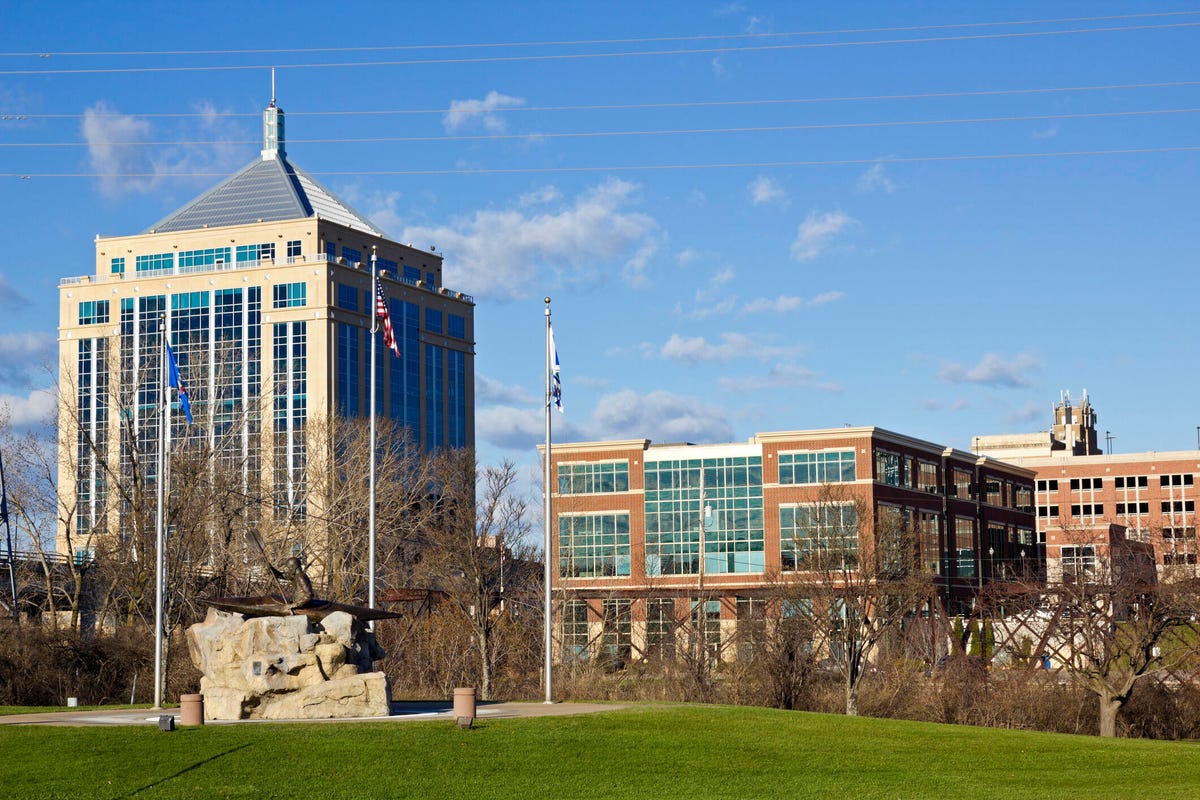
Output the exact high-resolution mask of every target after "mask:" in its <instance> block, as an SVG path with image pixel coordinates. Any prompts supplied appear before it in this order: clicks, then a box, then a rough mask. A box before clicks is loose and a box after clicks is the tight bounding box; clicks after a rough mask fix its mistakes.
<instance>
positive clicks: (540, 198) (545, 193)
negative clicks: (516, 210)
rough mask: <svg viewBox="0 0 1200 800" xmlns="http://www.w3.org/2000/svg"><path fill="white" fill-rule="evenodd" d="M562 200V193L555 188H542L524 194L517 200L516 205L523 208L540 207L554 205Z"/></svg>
mask: <svg viewBox="0 0 1200 800" xmlns="http://www.w3.org/2000/svg"><path fill="white" fill-rule="evenodd" d="M561 199H562V192H560V191H559V190H558V187H557V186H542V187H540V188H538V189H534V190H533V191H532V192H526V193H525V194H523V195H521V196H520V197H519V198H518V199H517V204H518V205H520V206H522V207H524V206H540V205H545V204H546V203H554V202H557V201H558V200H561Z"/></svg>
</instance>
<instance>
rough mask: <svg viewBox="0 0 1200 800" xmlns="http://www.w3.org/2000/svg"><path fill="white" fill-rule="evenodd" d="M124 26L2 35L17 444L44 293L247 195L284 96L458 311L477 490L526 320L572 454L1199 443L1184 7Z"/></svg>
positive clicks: (534, 393) (307, 133)
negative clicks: (1049, 437) (270, 103)
mask: <svg viewBox="0 0 1200 800" xmlns="http://www.w3.org/2000/svg"><path fill="white" fill-rule="evenodd" d="M138 5H143V4H125V5H123V6H122V8H123V9H128V10H122V11H121V12H119V14H115V15H114V14H112V13H107V12H106V11H104V10H103V8H104V6H103V5H102V4H91V3H87V4H85V3H74V4H72V3H61V4H58V5H57V6H56V7H57V8H59V9H60V10H59V12H58V13H57V14H56V16H55V18H54V19H53V20H52V21H51V20H49V19H48V18H47V17H45V15H44V11H42V10H40V9H39V8H38V7H37V6H36V4H18V3H9V4H7V6H6V7H4V8H3V9H0V51H3V55H2V56H0V145H3V146H0V183H2V185H3V191H0V211H2V214H0V219H3V225H4V227H5V229H6V234H7V236H6V239H7V241H8V242H9V246H8V247H6V248H5V249H4V255H3V257H2V258H0V402H4V403H6V404H7V405H8V406H9V409H10V413H11V414H12V415H13V418H14V419H15V420H16V421H17V422H22V421H27V420H29V419H31V418H32V417H34V416H36V415H37V414H38V413H40V412H42V411H44V410H45V408H46V407H47V402H48V401H47V400H46V399H45V397H46V396H45V394H44V393H40V392H39V390H41V389H44V388H45V387H46V386H47V385H49V383H50V379H49V378H48V377H47V376H46V374H45V372H44V371H42V370H41V367H42V366H43V365H44V364H46V363H48V362H52V361H53V360H54V347H55V323H56V316H57V288H56V287H57V283H58V279H59V278H60V277H62V276H66V275H81V274H87V273H89V272H91V270H92V264H93V258H94V255H93V254H94V247H93V237H94V236H95V234H97V233H101V234H105V235H121V234H130V233H136V232H138V231H141V230H143V229H144V228H146V227H147V226H149V225H151V224H152V223H153V222H154V221H156V220H157V219H160V218H161V217H163V216H164V215H166V214H167V213H169V212H170V211H172V210H174V209H175V208H177V207H178V206H180V205H181V204H183V203H184V202H186V201H187V200H189V199H191V198H192V197H194V196H195V195H197V194H199V193H200V192H201V191H203V190H204V189H206V188H208V187H209V186H211V185H212V184H214V183H215V182H216V181H217V180H219V178H220V177H222V176H224V175H227V174H229V173H231V172H233V171H234V170H236V169H237V168H239V167H241V166H243V165H244V164H246V163H248V162H249V161H251V160H252V159H254V158H255V157H256V155H257V152H258V149H259V139H260V135H261V134H260V122H259V115H260V113H261V110H262V108H263V106H264V105H265V104H266V102H267V100H268V99H269V93H270V75H269V70H268V68H269V67H270V66H272V65H274V66H277V67H278V77H277V85H278V89H277V96H278V100H279V104H280V105H281V106H282V107H283V108H284V109H285V110H286V112H287V114H288V130H287V133H288V152H289V156H290V157H291V159H292V160H293V161H294V162H295V163H296V164H298V165H300V166H301V167H303V168H304V169H305V170H307V171H309V172H310V173H313V174H314V175H316V176H317V177H318V179H319V180H321V181H322V182H323V183H325V184H326V185H327V186H329V187H330V188H331V189H333V190H334V191H335V192H337V193H338V194H340V195H341V196H342V197H344V198H345V199H347V200H348V201H350V202H351V204H353V205H354V206H356V207H357V208H358V209H359V210H360V211H362V212H364V213H366V214H368V215H369V216H370V217H371V218H372V219H373V220H374V221H375V222H376V223H378V224H379V225H381V226H382V227H383V228H384V230H386V231H388V232H389V234H391V235H392V237H393V238H395V239H398V240H400V241H405V242H408V241H411V242H413V243H415V244H419V245H421V246H427V245H430V244H433V245H436V246H437V248H438V249H439V250H441V251H443V252H444V253H445V256H446V283H447V285H450V286H451V287H453V288H455V289H459V290H462V291H466V292H469V293H471V294H473V295H474V296H475V297H476V300H477V303H478V306H477V309H476V338H477V341H478V346H477V360H476V372H477V400H478V404H477V443H478V446H479V449H480V454H481V457H482V459H483V460H484V461H485V462H488V463H495V462H497V461H499V460H500V459H503V458H512V459H514V460H516V461H518V462H519V463H521V464H524V465H527V466H529V467H531V468H532V465H534V464H536V453H535V452H534V450H533V448H534V445H535V444H536V443H537V442H538V441H540V439H541V435H542V418H541V393H542V386H543V380H544V378H543V361H542V358H543V355H542V335H543V327H542V326H543V315H542V308H543V304H542V298H543V297H544V296H546V295H549V296H551V297H552V298H553V312H554V320H555V332H556V338H557V341H558V347H559V352H560V356H561V360H562V363H563V383H564V399H565V405H566V411H567V413H566V414H565V415H564V416H562V417H558V418H556V420H555V425H556V431H557V433H556V439H558V440H575V441H578V440H593V439H604V438H640V437H648V438H651V439H655V440H658V441H673V442H678V441H694V442H712V441H732V440H741V439H744V438H746V437H748V436H750V435H752V434H753V433H755V432H757V431H771V430H789V429H803V428H813V427H832V426H839V425H843V424H847V423H849V424H853V425H879V426H883V427H886V428H890V429H893V430H897V431H900V432H903V433H907V434H910V435H914V436H918V437H921V438H925V439H929V440H932V441H936V442H940V443H945V444H950V445H954V446H957V447H961V448H967V447H969V444H970V437H971V436H972V435H973V434H977V433H1000V432H1009V431H1033V430H1038V429H1044V428H1045V427H1046V426H1047V425H1048V424H1049V415H1050V407H1051V404H1052V402H1053V401H1055V400H1056V399H1057V398H1058V395H1059V391H1060V390H1061V389H1070V390H1072V392H1073V394H1074V395H1075V396H1078V393H1079V392H1080V390H1081V389H1082V388H1083V387H1086V388H1087V389H1088V391H1089V393H1090V395H1091V397H1092V400H1093V402H1094V404H1095V406H1096V408H1097V410H1098V413H1099V427H1100V428H1101V431H1102V433H1101V435H1102V436H1103V432H1104V431H1110V432H1111V434H1112V435H1113V436H1114V437H1115V438H1114V442H1113V445H1114V449H1116V450H1118V451H1126V452H1128V451H1132V450H1152V449H1153V450H1170V449H1184V448H1191V447H1192V446H1193V445H1194V444H1195V441H1196V439H1195V436H1196V426H1197V425H1200V411H1198V409H1197V404H1196V400H1195V398H1196V397H1197V394H1198V392H1200V389H1198V387H1197V382H1198V380H1200V379H1198V377H1197V370H1196V365H1197V352H1196V350H1197V344H1196V342H1197V336H1196V333H1197V322H1196V319H1197V314H1196V305H1197V302H1198V299H1200V298H1198V297H1197V288H1198V283H1200V281H1198V279H1197V277H1196V266H1197V263H1196V262H1197V256H1196V253H1197V251H1198V247H1197V244H1198V239H1200V225H1198V224H1197V212H1196V203H1195V198H1196V187H1197V185H1200V151H1198V150H1196V149H1194V148H1196V146H1197V144H1198V142H1197V137H1196V133H1197V131H1198V130H1200V128H1198V126H1197V113H1196V112H1197V109H1200V63H1198V62H1200V56H1198V55H1197V54H1200V4H1196V3H1192V4H1188V3H1178V2H1169V1H1168V0H1164V2H1161V3H1154V4H1147V3H1133V2H1093V3H1086V4H1084V3H1068V2H1038V3H1005V4H982V3H979V4H966V3H950V2H928V3H900V2H862V3H853V4H846V3H794V2H779V3H772V2H753V1H752V0H747V1H746V2H735V3H723V2H717V3H710V4H703V3H621V2H606V3H586V4H580V3H561V2H559V3H520V2H514V3H503V4H502V3H467V4H455V3H445V4H428V3H422V4H416V3H412V4H391V3H389V4H382V3H380V4H369V3H368V4H345V5H343V6H339V7H335V6H331V5H330V4H328V3H310V2H293V3H288V4H281V5H279V6H277V7H276V6H271V5H268V4H259V3H238V4H232V3H230V4H224V3H222V4H217V3H212V4H195V5H190V6H187V9H188V11H186V12H184V11H183V10H182V9H183V8H184V7H182V6H180V7H179V8H176V7H174V6H172V5H170V4H161V3H156V4H144V7H143V8H137V6H138ZM1131 15H1140V16H1131ZM1084 16H1087V17H1092V18H1093V19H1080V18H1082V17H1084ZM1102 17H1108V18H1102ZM1055 20H1057V21H1055ZM985 23H1013V24H985ZM1100 29H1104V30H1100ZM289 48H329V49H328V50H325V49H321V50H309V51H307V52H273V53H267V52H246V51H262V50H281V49H289ZM134 51H136V52H134ZM147 51H152V52H147ZM166 51H170V52H166ZM201 51H211V52H201ZM22 54H24V55H22ZM367 62H370V63H367ZM181 68H186V69H181ZM113 70H116V71H113ZM129 70H134V71H129ZM35 71H36V72H35ZM1034 90H1040V91H1034ZM764 101H773V102H764ZM366 112H389V113H366ZM355 140H356V141H355ZM128 142H134V143H136V144H114V143H128ZM14 145H20V146H14ZM50 145H53V146H50ZM1186 148H1193V149H1186ZM1115 151H1124V152H1115ZM1132 151H1136V152H1132ZM1065 154H1071V155H1065ZM22 176H28V177H22ZM49 176H55V177H49Z"/></svg>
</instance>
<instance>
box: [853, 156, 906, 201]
mask: <svg viewBox="0 0 1200 800" xmlns="http://www.w3.org/2000/svg"><path fill="white" fill-rule="evenodd" d="M855 188H856V189H857V190H858V191H859V192H861V193H863V194H870V193H871V192H883V193H885V194H892V193H893V192H895V191H896V182H895V181H893V180H892V179H891V178H890V177H888V174H887V172H886V171H884V168H883V164H881V163H879V162H875V163H874V164H872V165H871V166H870V168H869V169H867V171H866V172H864V173H863V174H862V175H859V176H858V181H857V183H855Z"/></svg>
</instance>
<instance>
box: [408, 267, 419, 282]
mask: <svg viewBox="0 0 1200 800" xmlns="http://www.w3.org/2000/svg"><path fill="white" fill-rule="evenodd" d="M404 280H405V281H407V282H409V283H416V282H417V281H419V280H421V270H419V269H417V268H416V267H405V268H404Z"/></svg>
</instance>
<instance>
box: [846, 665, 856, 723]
mask: <svg viewBox="0 0 1200 800" xmlns="http://www.w3.org/2000/svg"><path fill="white" fill-rule="evenodd" d="M846 716H848V717H857V716H858V676H857V675H856V674H854V673H853V671H851V672H847V673H846Z"/></svg>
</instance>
